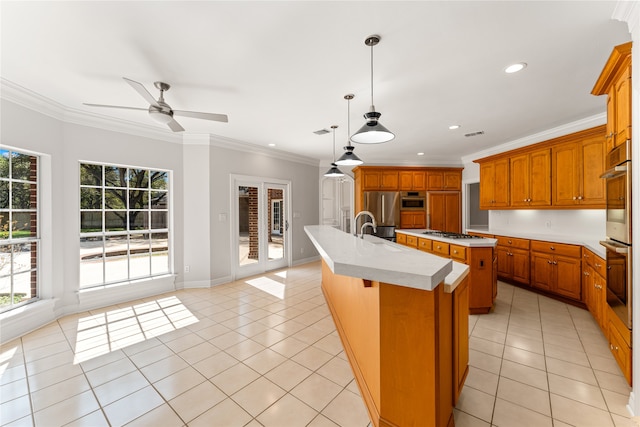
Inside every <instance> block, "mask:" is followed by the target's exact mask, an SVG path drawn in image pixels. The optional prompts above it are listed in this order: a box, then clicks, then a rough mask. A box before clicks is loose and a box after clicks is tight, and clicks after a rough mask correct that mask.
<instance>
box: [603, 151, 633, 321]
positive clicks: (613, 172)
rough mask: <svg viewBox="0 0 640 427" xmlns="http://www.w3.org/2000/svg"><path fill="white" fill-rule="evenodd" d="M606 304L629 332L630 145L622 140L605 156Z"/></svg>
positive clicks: (604, 243)
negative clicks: (621, 142)
mask: <svg viewBox="0 0 640 427" xmlns="http://www.w3.org/2000/svg"><path fill="white" fill-rule="evenodd" d="M607 167H608V168H609V169H608V170H607V172H605V173H604V174H603V175H602V178H605V179H606V188H607V207H606V222H607V225H606V231H607V240H606V241H604V242H600V244H601V245H602V246H604V247H605V248H606V254H607V303H608V304H609V306H610V307H611V309H612V310H613V311H614V312H615V313H616V315H617V316H618V317H619V318H620V319H621V320H622V321H623V322H624V323H625V325H626V326H627V327H628V328H629V329H631V311H632V310H631V291H632V285H631V284H632V279H631V274H632V272H631V266H632V264H631V248H632V242H631V143H630V141H626V142H625V143H623V144H622V145H620V146H618V147H616V148H614V149H613V150H611V152H610V153H609V154H608V156H607Z"/></svg>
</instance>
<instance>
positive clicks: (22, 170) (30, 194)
mask: <svg viewBox="0 0 640 427" xmlns="http://www.w3.org/2000/svg"><path fill="white" fill-rule="evenodd" d="M38 245H39V240H38V157H37V156H33V155H30V154H24V153H19V152H17V151H12V150H6V149H0V312H2V311H7V310H10V309H12V308H15V307H16V306H18V305H22V304H25V303H27V302H31V301H35V300H36V299H37V298H38Z"/></svg>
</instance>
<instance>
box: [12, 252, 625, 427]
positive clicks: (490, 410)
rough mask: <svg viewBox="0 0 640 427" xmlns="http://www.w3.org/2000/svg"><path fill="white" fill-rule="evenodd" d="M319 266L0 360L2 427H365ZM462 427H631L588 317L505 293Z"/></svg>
mask: <svg viewBox="0 0 640 427" xmlns="http://www.w3.org/2000/svg"><path fill="white" fill-rule="evenodd" d="M320 276H321V274H320V264H319V263H312V264H307V265H303V266H299V267H295V268H290V269H286V270H281V271H276V272H270V273H268V274H264V275H260V276H256V277H252V278H246V279H242V280H239V281H237V282H234V283H229V284H226V285H221V286H216V287H214V288H212V289H187V290H181V291H177V292H173V293H170V294H164V295H160V296H156V297H152V298H146V299H143V300H138V301H133V302H129V303H123V304H119V305H117V306H112V307H105V308H102V309H98V310H92V311H90V312H85V313H80V314H76V315H73V316H67V317H64V318H62V319H60V320H58V321H57V322H53V323H51V324H49V325H47V326H44V327H42V328H40V329H38V330H36V331H34V332H32V333H30V334H27V335H25V336H23V337H22V338H20V339H16V340H14V341H12V342H9V343H5V344H3V345H2V348H1V349H0V425H2V426H5V425H12V426H29V425H36V426H65V425H66V426H91V427H94V426H95V427H98V426H109V425H110V426H121V425H128V426H162V427H164V426H167V427H170V426H184V425H188V426H218V427H227V426H248V427H259V426H277V427H288V426H311V427H324V426H334V427H335V426H343V427H359V426H362V427H365V426H367V425H368V424H369V420H368V418H367V412H366V410H365V407H364V405H363V403H362V400H361V397H360V395H359V392H358V388H357V386H356V384H355V382H354V380H353V375H352V373H351V369H350V367H349V365H348V363H347V361H346V357H345V355H344V352H343V349H342V346H341V344H340V340H339V338H338V336H337V334H336V331H335V326H334V324H333V321H332V319H331V316H330V314H329V311H328V309H327V307H326V304H325V302H324V298H323V296H322V292H321V290H320ZM470 331H471V336H470V368H469V369H470V370H469V376H468V378H467V382H466V385H465V387H464V389H463V392H462V395H461V397H460V401H459V404H458V406H457V408H456V410H455V419H456V426H457V427H466V426H500V427H511V426H534V427H538V426H556V427H560V426H562V427H564V426H580V427H582V426H591V425H593V426H598V427H600V426H618V427H619V426H628V425H630V423H631V421H630V420H629V419H628V414H627V412H626V408H625V405H626V402H627V399H628V394H629V391H630V388H629V387H628V386H627V384H626V382H625V380H624V378H623V377H622V375H621V373H620V370H619V369H618V367H617V365H616V364H615V361H614V360H613V358H612V357H611V355H610V354H609V350H608V345H607V342H606V341H605V340H604V337H603V335H602V333H600V331H599V329H598V326H597V325H596V323H595V322H594V321H593V319H592V318H591V316H590V315H589V313H588V312H586V311H584V310H581V309H579V308H575V307H572V306H568V305H566V304H562V303H559V302H557V301H554V300H551V299H549V298H545V297H542V296H538V295H537V294H534V293H530V292H527V291H525V290H522V289H519V288H514V287H512V286H510V285H507V284H504V283H500V284H499V292H498V300H497V302H496V307H495V310H494V312H492V313H490V314H488V315H483V316H471V318H470Z"/></svg>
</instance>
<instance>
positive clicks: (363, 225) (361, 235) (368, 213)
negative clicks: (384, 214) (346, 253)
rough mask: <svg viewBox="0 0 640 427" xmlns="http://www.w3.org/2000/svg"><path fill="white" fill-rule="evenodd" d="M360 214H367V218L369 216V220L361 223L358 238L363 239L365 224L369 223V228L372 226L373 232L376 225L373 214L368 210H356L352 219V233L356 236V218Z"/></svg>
mask: <svg viewBox="0 0 640 427" xmlns="http://www.w3.org/2000/svg"><path fill="white" fill-rule="evenodd" d="M361 215H369V218H371V222H365V223H364V224H362V227H361V228H360V238H361V239H364V236H363V235H364V228H365V226H367V225H369V226H370V227H371V228H373V232H374V233H375V232H376V231H377V226H376V219H375V217H374V216H373V214H372V213H371V212H369V211H360V212H358V214H357V215H356V216H355V218H354V219H353V225H354V227H353V229H354V232H353V235H354V236H357V235H358V218H360V216H361Z"/></svg>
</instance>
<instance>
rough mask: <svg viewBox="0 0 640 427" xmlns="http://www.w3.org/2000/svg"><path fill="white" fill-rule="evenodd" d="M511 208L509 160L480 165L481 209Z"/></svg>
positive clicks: (497, 160)
mask: <svg viewBox="0 0 640 427" xmlns="http://www.w3.org/2000/svg"><path fill="white" fill-rule="evenodd" d="M507 207H509V159H508V158H504V159H496V160H492V161H487V162H482V163H480V209H503V208H507Z"/></svg>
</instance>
